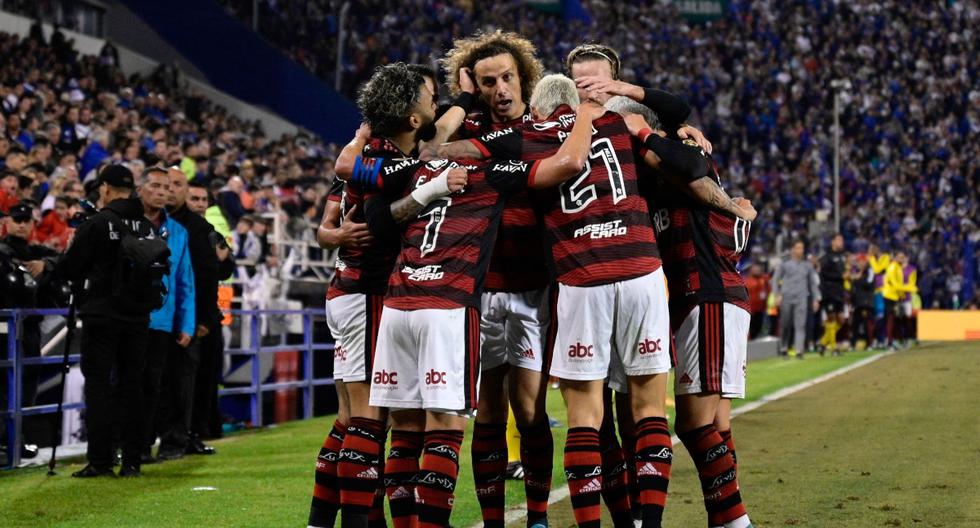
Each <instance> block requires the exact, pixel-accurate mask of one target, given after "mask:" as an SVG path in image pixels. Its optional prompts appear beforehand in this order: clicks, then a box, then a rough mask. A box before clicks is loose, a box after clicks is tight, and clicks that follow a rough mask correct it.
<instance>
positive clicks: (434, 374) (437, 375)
mask: <svg viewBox="0 0 980 528" xmlns="http://www.w3.org/2000/svg"><path fill="white" fill-rule="evenodd" d="M425 384H426V385H445V384H446V373H445V372H439V371H438V370H435V369H429V372H426V373H425Z"/></svg>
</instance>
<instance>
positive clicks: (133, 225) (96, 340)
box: [57, 165, 158, 477]
mask: <svg viewBox="0 0 980 528" xmlns="http://www.w3.org/2000/svg"><path fill="white" fill-rule="evenodd" d="M98 183H99V199H100V200H99V203H100V204H101V205H103V208H102V209H101V210H100V211H99V212H98V213H97V214H95V215H94V216H92V217H91V218H89V219H88V220H87V221H86V222H85V223H83V224H82V225H80V226H79V227H78V229H77V231H76V232H75V238H74V240H73V241H72V244H71V246H69V247H68V251H67V252H66V253H65V255H64V256H63V257H62V259H61V260H60V261H59V262H58V266H57V270H58V272H59V273H61V274H62V275H63V276H64V277H67V278H68V279H71V280H72V282H73V283H74V284H75V285H77V286H80V287H81V292H80V295H79V296H77V298H78V297H80V301H78V305H77V309H78V314H79V318H80V319H81V320H82V339H81V349H82V365H81V366H82V374H83V375H84V376H85V405H86V411H85V425H86V427H87V430H88V465H87V466H86V467H85V468H84V469H82V470H81V471H78V472H76V473H74V474H73V475H72V476H74V477H98V476H103V475H112V474H113V473H112V464H113V460H114V458H115V456H114V453H113V424H114V422H115V421H116V420H115V417H116V416H115V413H116V412H118V409H114V404H113V402H119V404H120V405H119V406H120V407H121V412H122V417H121V419H120V420H119V422H118V423H120V424H121V431H120V433H121V435H122V442H123V444H122V450H123V460H122V468H121V469H120V471H119V475H120V476H137V475H139V472H140V451H141V444H142V420H141V416H140V414H141V411H142V389H141V386H140V385H141V380H142V375H143V367H144V362H145V355H146V346H147V343H146V339H147V333H148V328H149V319H150V318H149V313H150V311H149V310H146V311H145V312H141V311H133V310H123V309H122V308H121V307H120V306H119V303H118V300H117V299H116V297H117V296H118V292H117V291H116V290H117V288H116V284H117V274H118V271H117V262H118V260H119V259H120V258H121V252H120V247H121V244H120V241H121V239H122V237H123V236H125V234H124V230H128V231H126V232H127V233H131V234H133V235H135V236H137V237H140V238H153V237H154V236H158V233H156V232H155V230H154V228H153V226H152V224H151V222H150V221H149V220H147V218H146V217H145V216H144V213H143V205H142V204H141V203H140V201H139V199H134V198H131V195H132V192H133V189H134V187H135V185H134V179H133V174H132V172H130V171H129V169H127V168H125V167H123V166H121V165H108V166H106V167H105V168H104V169H103V170H102V172H101V173H100V174H99V179H98ZM113 373H115V377H116V383H117V385H118V389H117V390H118V395H119V398H118V399H115V398H113V397H112V395H111V389H110V378H111V377H112V375H113Z"/></svg>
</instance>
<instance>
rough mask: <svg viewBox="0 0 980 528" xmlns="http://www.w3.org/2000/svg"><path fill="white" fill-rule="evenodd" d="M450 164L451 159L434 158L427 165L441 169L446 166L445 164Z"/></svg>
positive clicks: (429, 167) (427, 166)
mask: <svg viewBox="0 0 980 528" xmlns="http://www.w3.org/2000/svg"><path fill="white" fill-rule="evenodd" d="M449 164H450V161H449V160H445V159H437V160H432V161H430V162H428V163H426V164H425V166H426V168H428V169H431V170H435V171H437V170H440V169H442V168H443V167H445V166H447V165H449Z"/></svg>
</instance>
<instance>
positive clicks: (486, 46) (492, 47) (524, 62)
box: [439, 29, 544, 103]
mask: <svg viewBox="0 0 980 528" xmlns="http://www.w3.org/2000/svg"><path fill="white" fill-rule="evenodd" d="M505 53H508V54H510V56H511V57H514V62H515V63H516V64H517V74H518V75H519V76H520V78H521V99H523V101H524V102H525V103H526V102H528V101H530V100H531V92H533V91H534V85H535V84H537V82H538V79H540V78H541V72H542V71H544V67H543V66H541V61H539V60H538V58H537V56H535V49H534V44H532V43H531V41H530V40H528V39H526V38H524V37H522V36H520V35H518V34H517V33H512V32H506V33H505V32H503V31H500V30H499V29H498V30H497V31H494V32H493V33H477V34H476V35H474V36H472V37H470V38H467V39H459V40H456V41H454V42H453V49H451V50H449V51H448V52H447V53H446V56H445V57H443V58H442V59H441V60H440V61H439V62H440V63H442V67H443V68H445V69H446V75H448V76H449V79H448V82H449V91H450V93H452V95H453V96H454V97H455V96H457V95H459V92H460V89H459V69H460V68H470V69H471V70H472V69H473V66H474V65H475V64H476V63H477V62H479V61H481V60H483V59H489V58H490V57H496V56H497V55H502V54H505Z"/></svg>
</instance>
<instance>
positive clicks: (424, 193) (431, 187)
mask: <svg viewBox="0 0 980 528" xmlns="http://www.w3.org/2000/svg"><path fill="white" fill-rule="evenodd" d="M453 167H455V165H453ZM453 167H450V168H448V169H446V170H444V171H442V173H441V174H440V175H438V176H436V177H435V178H433V179H431V180H429V181H428V182H426V183H423V184H422V185H421V186H419V187H418V188H417V189H415V190H414V191H412V199H413V200H415V201H416V202H418V203H420V204H422V205H429V203H431V202H432V201H433V200H438V199H439V198H442V197H443V196H448V195H449V171H451V170H452V169H453Z"/></svg>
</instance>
